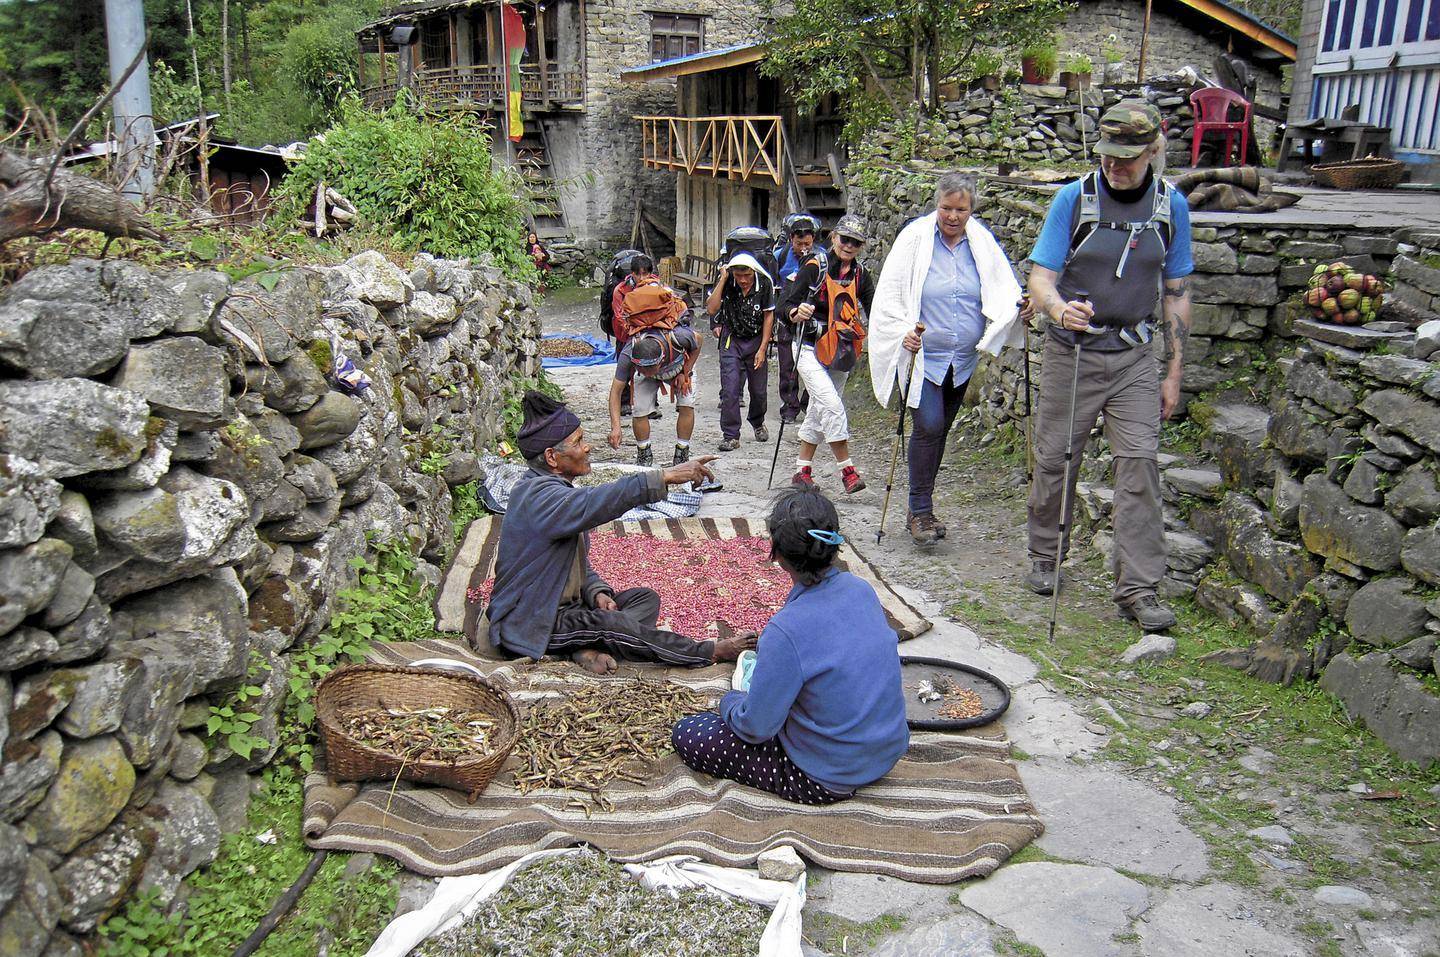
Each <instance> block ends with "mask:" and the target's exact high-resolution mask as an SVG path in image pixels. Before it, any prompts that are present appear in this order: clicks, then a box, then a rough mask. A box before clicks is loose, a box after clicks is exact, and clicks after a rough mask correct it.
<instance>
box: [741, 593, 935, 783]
mask: <svg viewBox="0 0 1440 957" xmlns="http://www.w3.org/2000/svg"><path fill="white" fill-rule="evenodd" d="M755 654H756V659H755V673H754V676H753V677H752V678H751V680H750V690H749V691H748V692H745V691H731V692H730V693H729V694H727V695H725V697H724V698H722V699H721V700H720V715H721V717H723V718H724V719H725V723H726V724H727V725H729V726H730V728H731V730H733V731H734V732H735V733H736V734H737V735H739V736H740V737H741V738H743V739H744V740H746V741H749V742H750V743H752V744H760V743H761V742H764V741H768V740H770V739H771V738H773V737H775V736H776V735H777V734H778V735H779V737H780V743H781V745H783V746H784V748H785V753H786V754H788V755H789V756H790V760H792V761H794V762H795V763H796V765H798V766H799V768H800V770H802V771H804V772H805V773H806V774H808V775H810V776H811V777H812V778H814V779H815V780H816V781H818V782H819V783H820V784H822V785H824V786H825V787H826V788H829V789H830V790H831V791H835V792H838V793H840V794H846V793H849V792H851V791H854V790H855V789H856V788H858V787H861V786H863V785H866V784H869V783H871V782H872V781H876V780H878V779H880V778H882V777H884V776H885V774H886V773H887V772H888V771H889V770H890V769H891V768H892V767H894V766H895V762H896V761H898V760H900V756H901V755H903V754H904V753H905V749H906V748H908V747H909V746H910V730H909V728H908V727H907V726H906V724H905V692H904V690H903V689H902V687H901V682H900V652H899V649H898V646H897V643H896V638H895V630H894V629H893V628H891V627H890V625H889V624H888V623H887V622H886V621H885V610H884V609H883V608H881V607H880V599H879V598H878V597H876V595H875V589H873V588H871V587H870V585H869V584H868V583H866V582H865V581H863V580H861V579H859V578H856V577H855V576H854V575H852V574H850V573H849V572H842V571H840V570H838V569H835V568H832V569H830V571H828V572H826V574H825V577H824V578H822V579H821V580H820V582H819V583H818V584H815V585H796V586H795V587H794V588H792V589H791V590H790V596H789V597H788V598H787V599H786V600H785V607H784V608H781V609H780V610H779V611H778V612H776V613H775V617H773V618H771V619H770V623H769V624H767V625H766V626H765V631H764V633H763V634H761V636H760V644H759V646H758V647H757V648H756V652H755Z"/></svg>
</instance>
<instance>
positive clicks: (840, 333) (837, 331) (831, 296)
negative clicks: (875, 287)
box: [815, 263, 865, 372]
mask: <svg viewBox="0 0 1440 957" xmlns="http://www.w3.org/2000/svg"><path fill="white" fill-rule="evenodd" d="M823 285H824V287H825V299H826V301H827V302H828V303H829V304H830V314H829V318H828V320H827V321H826V323H825V331H824V332H822V333H821V334H820V338H819V339H817V340H816V342H815V358H816V359H817V360H818V361H819V363H820V364H821V365H822V366H824V367H825V368H827V369H831V370H833V371H835V372H849V371H850V370H851V369H854V368H855V363H856V362H858V361H859V359H860V354H861V353H862V352H864V351H865V324H864V323H863V322H862V321H861V315H860V313H861V310H860V300H859V299H858V298H857V294H858V293H859V291H860V264H859V263H856V264H855V275H854V276H852V277H851V279H850V280H849V282H845V283H842V282H841V281H840V280H838V279H836V278H835V277H834V276H831V275H830V274H829V273H826V275H825V279H824V282H823Z"/></svg>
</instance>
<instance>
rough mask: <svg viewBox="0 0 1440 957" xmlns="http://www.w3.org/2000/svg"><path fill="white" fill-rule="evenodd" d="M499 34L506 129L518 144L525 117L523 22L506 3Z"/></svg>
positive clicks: (523, 131)
mask: <svg viewBox="0 0 1440 957" xmlns="http://www.w3.org/2000/svg"><path fill="white" fill-rule="evenodd" d="M500 32H501V34H502V36H503V41H504V47H505V62H506V68H505V100H506V107H507V110H508V112H507V117H506V120H507V121H506V128H507V130H508V132H509V135H510V139H511V140H513V141H514V142H516V143H518V142H520V139H521V137H523V136H524V135H525V117H524V116H523V115H522V114H521V112H520V60H521V58H522V57H524V55H525V21H524V20H522V19H520V11H518V10H516V9H515V8H514V7H513V6H511V5H510V4H508V3H505V4H501V6H500ZM542 82H543V77H542Z"/></svg>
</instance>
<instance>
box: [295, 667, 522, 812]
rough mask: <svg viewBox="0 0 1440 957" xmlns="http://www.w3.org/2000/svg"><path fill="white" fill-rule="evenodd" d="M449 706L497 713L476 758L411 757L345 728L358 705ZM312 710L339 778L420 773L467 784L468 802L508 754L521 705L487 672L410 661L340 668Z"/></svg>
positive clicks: (435, 780) (423, 779) (462, 787)
mask: <svg viewBox="0 0 1440 957" xmlns="http://www.w3.org/2000/svg"><path fill="white" fill-rule="evenodd" d="M434 707H448V708H456V709H460V710H465V711H483V712H485V713H486V714H487V715H489V716H491V717H493V718H495V719H496V726H495V730H494V732H493V736H492V737H491V745H492V747H491V750H489V751H487V752H486V753H484V754H480V755H476V756H475V757H473V758H465V759H461V760H459V761H455V762H449V761H407V760H406V759H405V756H404V755H400V754H394V753H392V752H389V751H382V750H381V749H379V748H374V747H371V746H369V745H366V744H363V743H361V742H360V741H357V740H356V739H355V738H353V737H351V736H350V735H348V734H346V733H345V732H344V731H342V730H341V728H340V725H339V715H340V713H341V712H342V711H348V710H351V709H354V708H434ZM315 716H316V718H317V719H319V722H320V732H321V735H322V737H323V738H324V740H325V757H326V767H327V770H328V773H329V775H330V777H331V778H332V779H334V780H336V781H373V780H384V781H393V780H395V778H396V777H397V776H398V777H399V778H400V779H401V780H405V781H415V782H418V783H421V784H436V785H439V786H441V787H448V788H454V789H455V790H457V791H464V792H465V795H466V798H467V799H468V800H469V801H470V803H471V804H474V803H475V799H476V798H477V797H479V796H480V792H481V791H483V790H485V787H486V786H487V785H488V784H489V783H490V779H491V778H493V777H494V776H495V772H496V771H498V770H500V765H502V764H504V763H505V759H506V758H507V757H509V756H510V751H511V750H512V749H513V748H514V747H515V741H516V739H517V737H518V736H519V731H520V712H519V711H518V710H517V709H516V707H515V702H514V701H512V700H511V699H510V696H509V695H508V694H506V693H505V690H504V689H503V688H501V687H499V686H498V685H497V684H495V683H494V682H492V681H491V680H489V679H487V678H481V677H478V676H475V675H468V674H456V673H454V672H446V671H430V670H427V669H424V668H406V667H402V666H400V665H379V664H358V665H345V666H343V667H341V668H336V669H335V670H334V671H332V672H330V674H328V675H326V676H325V678H324V680H322V681H321V682H320V686H319V687H318V688H317V689H316V690H315Z"/></svg>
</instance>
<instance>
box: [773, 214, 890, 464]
mask: <svg viewBox="0 0 1440 957" xmlns="http://www.w3.org/2000/svg"><path fill="white" fill-rule="evenodd" d="M830 240H831V244H832V248H833V254H832V255H831V257H830V261H829V265H828V266H827V267H826V270H825V275H824V276H822V275H821V273H820V267H819V265H818V264H817V262H815V261H814V260H812V261H810V262H808V263H806V264H805V266H804V267H803V268H802V269H801V270H800V272H799V273H798V274H797V275H796V277H795V279H794V281H793V282H791V283H790V294H789V296H787V299H786V303H785V311H784V315H786V316H787V317H788V318H789V320H790V321H791V322H794V323H796V324H797V326H798V328H797V330H796V333H795V338H796V341H797V343H803V345H801V346H800V355H799V358H798V359H797V360H796V363H795V368H796V371H797V372H799V374H800V381H801V382H802V383H803V384H804V386H805V391H806V392H808V393H809V395H810V404H809V405H808V406H807V407H806V410H805V421H804V422H803V423H801V425H800V428H799V433H800V451H799V454H798V455H797V456H796V460H795V476H794V478H793V479H791V483H792V484H794V485H813V484H815V479H814V477H813V475H812V470H811V467H812V464H813V461H814V458H815V450H816V448H818V447H819V445H820V443H821V442H826V443H828V444H829V445H830V449H831V451H832V452H834V453H835V461H836V463H837V464H839V466H840V477H841V480H842V481H843V482H844V483H845V491H846V492H858V491H860V490H861V489H863V488H864V487H865V480H864V479H863V478H861V477H860V471H859V470H858V469H857V468H856V467H855V463H853V462H851V461H850V443H849V439H850V420H849V417H848V416H847V415H846V413H845V400H844V397H843V393H844V391H845V380H846V379H847V378H849V375H850V374H849V372H840V371H838V370H836V369H827V368H826V367H825V366H823V365H822V364H821V363H820V361H819V360H818V359H817V358H816V357H815V342H816V341H817V340H818V339H819V338H820V337H821V336H822V335H824V332H825V328H826V325H827V324H828V322H829V321H830V309H831V306H832V303H833V300H834V299H835V296H834V295H833V294H832V290H833V291H846V292H848V293H849V294H850V295H853V296H854V298H855V300H856V301H857V302H858V303H859V304H860V307H861V310H862V314H867V315H868V314H869V312H870V306H871V303H872V302H874V299H875V281H874V280H873V279H871V278H870V274H869V272H868V270H866V269H865V268H863V267H862V266H861V264H860V262H859V261H858V259H857V258H856V257H858V256H859V255H860V251H861V250H862V249H864V248H865V224H864V222H863V221H862V220H861V219H860V217H859V216H843V217H841V219H840V222H839V223H837V224H836V226H835V228H834V229H833V230H831V232H830Z"/></svg>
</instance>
